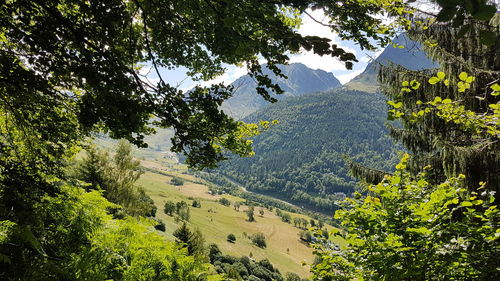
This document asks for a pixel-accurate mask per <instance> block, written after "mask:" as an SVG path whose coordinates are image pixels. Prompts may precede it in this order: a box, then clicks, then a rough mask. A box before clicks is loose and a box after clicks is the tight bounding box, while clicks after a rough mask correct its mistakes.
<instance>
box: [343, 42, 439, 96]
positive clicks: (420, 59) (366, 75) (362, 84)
mask: <svg viewBox="0 0 500 281" xmlns="http://www.w3.org/2000/svg"><path fill="white" fill-rule="evenodd" d="M392 42H393V43H394V45H389V46H387V47H386V48H385V49H384V51H383V52H382V53H381V54H380V55H379V56H378V57H377V58H376V59H375V60H374V61H372V62H370V63H369V64H368V65H367V67H366V68H365V70H364V71H363V72H362V73H361V74H360V75H358V76H356V77H355V78H354V79H352V80H351V81H349V82H348V83H347V84H346V85H345V86H344V87H345V88H347V89H351V90H358V91H365V92H369V93H374V92H376V91H377V90H378V82H377V75H378V69H379V65H388V64H397V65H401V66H404V67H405V68H407V69H410V70H422V69H430V68H436V67H439V64H437V63H435V62H433V61H432V60H430V59H429V58H428V56H427V54H426V53H424V52H423V51H422V48H421V45H420V43H418V42H415V41H412V40H411V39H409V38H408V36H406V35H405V34H400V35H399V36H397V37H396V38H394V40H393V41H392ZM399 46H403V47H402V48H401V47H399Z"/></svg>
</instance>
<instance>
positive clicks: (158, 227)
mask: <svg viewBox="0 0 500 281" xmlns="http://www.w3.org/2000/svg"><path fill="white" fill-rule="evenodd" d="M156 222H157V223H158V224H157V225H155V229H156V230H159V231H163V232H165V230H167V228H166V227H165V223H164V222H163V221H162V220H159V219H157V220H156Z"/></svg>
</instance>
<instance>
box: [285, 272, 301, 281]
mask: <svg viewBox="0 0 500 281" xmlns="http://www.w3.org/2000/svg"><path fill="white" fill-rule="evenodd" d="M285 280H286V281H301V280H300V276H299V275H297V274H296V273H293V272H287V273H285Z"/></svg>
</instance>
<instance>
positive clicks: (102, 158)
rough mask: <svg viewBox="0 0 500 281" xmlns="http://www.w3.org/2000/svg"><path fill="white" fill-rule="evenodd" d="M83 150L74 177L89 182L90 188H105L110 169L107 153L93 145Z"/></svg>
mask: <svg viewBox="0 0 500 281" xmlns="http://www.w3.org/2000/svg"><path fill="white" fill-rule="evenodd" d="M85 152H86V155H85V157H84V158H83V161H81V162H80V163H79V164H78V166H77V168H76V177H78V178H79V179H81V180H82V181H84V182H87V183H89V184H91V186H90V187H91V188H92V189H99V188H105V187H106V186H107V181H108V173H109V170H110V169H111V167H110V163H109V155H108V153H107V152H105V151H102V150H99V149H97V148H96V147H95V146H94V145H90V146H88V147H87V149H86V150H85ZM88 189H90V188H88Z"/></svg>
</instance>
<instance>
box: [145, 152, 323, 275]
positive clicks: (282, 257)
mask: <svg viewBox="0 0 500 281" xmlns="http://www.w3.org/2000/svg"><path fill="white" fill-rule="evenodd" d="M142 165H143V166H145V167H147V168H149V169H156V170H160V171H162V172H163V173H164V174H158V173H153V172H146V173H145V174H144V175H142V177H141V179H140V180H139V182H138V184H139V185H141V186H142V187H143V188H144V189H145V190H146V192H147V193H148V195H149V196H151V198H152V199H153V200H154V201H155V204H156V205H157V207H158V211H157V218H159V219H161V220H163V221H164V222H165V224H166V228H167V231H166V232H165V235H166V236H167V237H168V238H169V239H174V237H173V236H172V232H173V231H174V230H175V229H176V228H177V227H178V224H179V223H177V222H176V221H175V220H174V217H171V216H168V215H166V214H164V212H163V206H164V204H165V202H166V201H168V200H171V201H174V202H177V201H181V200H184V201H186V202H187V203H188V205H189V206H190V210H191V219H190V221H189V226H190V227H191V228H200V230H202V233H203V235H204V237H205V240H206V242H207V244H210V243H216V244H217V245H218V246H219V248H220V249H221V251H222V252H223V253H224V254H230V255H233V256H237V257H240V256H249V255H250V253H251V254H252V255H253V257H254V258H255V259H256V260H261V259H264V258H268V259H269V260H270V261H271V263H272V264H273V265H275V266H276V267H277V268H278V269H279V270H280V271H281V272H282V273H285V272H295V273H297V274H299V275H300V276H302V277H307V276H309V266H307V265H306V266H303V265H302V263H303V262H304V261H305V262H306V263H308V264H309V263H311V262H312V261H313V255H312V249H311V248H309V247H308V246H307V245H306V244H304V243H302V242H301V241H300V240H299V237H298V233H299V232H300V229H299V228H296V227H294V226H293V224H288V223H285V222H282V221H281V219H280V218H279V217H278V216H276V214H275V212H270V211H269V210H267V209H264V215H263V216H261V215H260V214H259V210H260V207H255V212H254V216H255V220H256V221H255V222H248V221H247V215H246V213H245V210H246V208H247V206H245V205H242V206H241V207H240V208H239V211H237V210H235V209H234V207H233V206H232V205H231V206H223V205H221V204H220V203H218V202H217V200H218V199H219V198H221V197H225V198H227V199H228V200H230V201H231V202H235V201H242V202H243V201H244V200H243V199H241V198H238V197H235V196H232V195H228V194H224V195H211V194H210V193H209V192H208V187H207V186H206V185H203V184H200V182H201V181H200V180H199V179H197V178H195V177H194V176H191V175H186V174H183V173H182V171H183V170H184V169H183V168H182V167H179V166H178V168H177V169H173V170H170V169H166V168H165V167H164V166H163V167H162V165H161V164H159V163H156V162H155V161H148V160H143V161H142ZM173 176H177V177H180V178H183V179H184V180H185V183H184V185H182V186H174V185H171V184H170V180H171V178H172V177H173ZM195 198H197V199H199V200H200V201H201V208H194V207H191V203H192V199H195ZM290 215H291V216H292V217H305V218H307V219H308V220H309V217H307V216H304V215H301V214H290ZM259 232H262V233H263V234H264V236H265V237H266V242H267V248H265V249H261V248H259V247H257V246H255V245H253V244H252V242H251V241H250V239H248V238H247V237H249V236H251V235H252V234H256V233H259ZM230 233H232V234H234V235H235V236H236V241H235V243H230V242H228V241H227V239H226V238H227V235H228V234H230Z"/></svg>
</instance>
